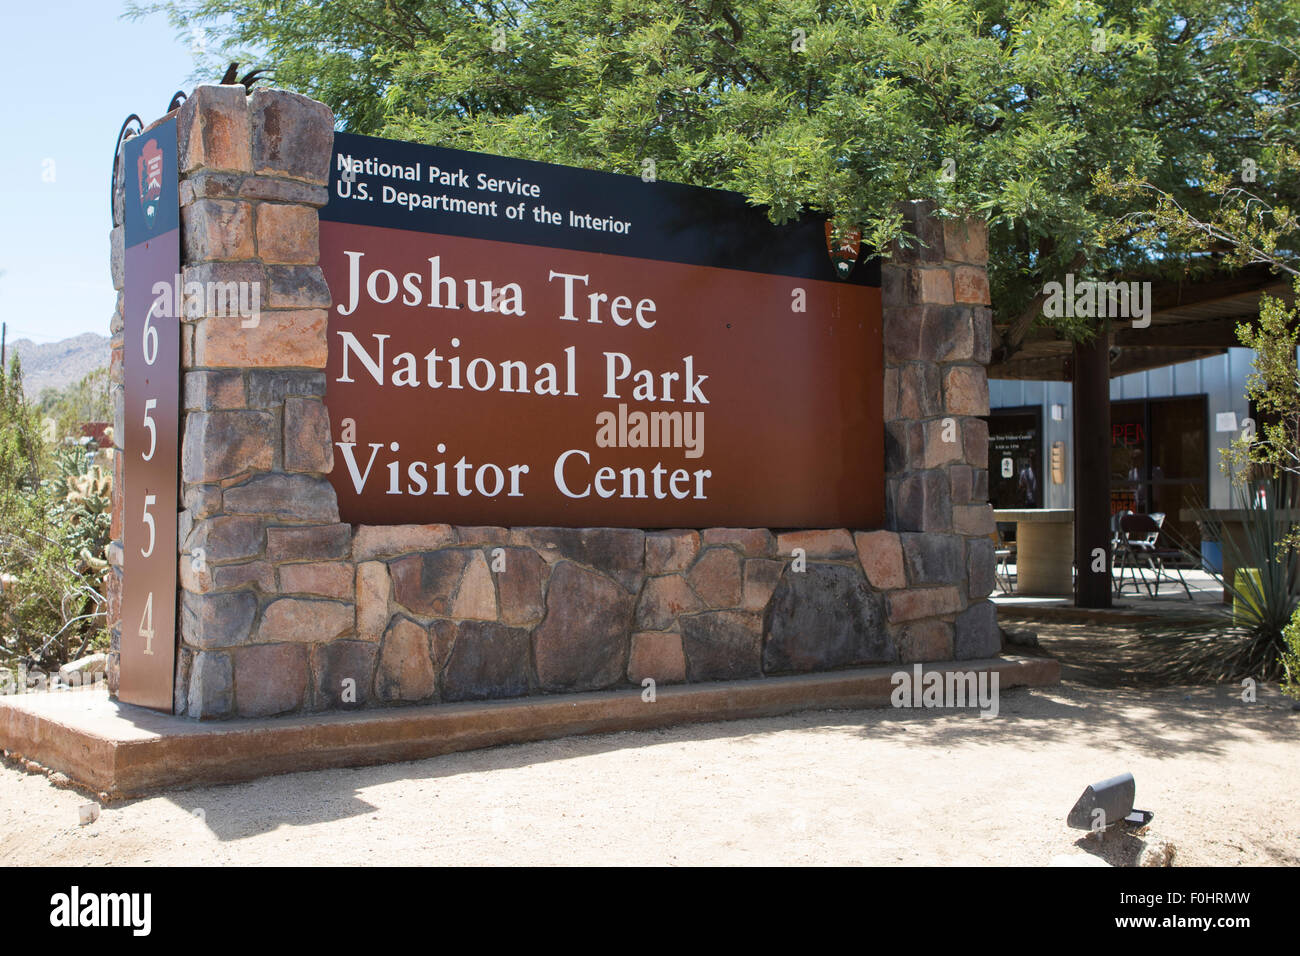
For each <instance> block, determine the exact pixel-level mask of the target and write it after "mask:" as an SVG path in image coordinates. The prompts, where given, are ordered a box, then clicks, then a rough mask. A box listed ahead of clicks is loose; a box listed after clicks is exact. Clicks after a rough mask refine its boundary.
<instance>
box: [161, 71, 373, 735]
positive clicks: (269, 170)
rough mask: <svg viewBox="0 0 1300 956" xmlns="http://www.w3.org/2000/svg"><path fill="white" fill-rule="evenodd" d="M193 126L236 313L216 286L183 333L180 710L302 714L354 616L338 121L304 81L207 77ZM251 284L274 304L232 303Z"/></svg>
mask: <svg viewBox="0 0 1300 956" xmlns="http://www.w3.org/2000/svg"><path fill="white" fill-rule="evenodd" d="M178 122H179V129H178V138H179V147H180V149H179V155H180V166H181V169H180V174H181V182H180V202H181V259H182V267H183V272H184V278H185V282H186V284H187V288H189V285H188V284H189V283H191V282H198V283H200V284H201V285H202V286H203V288H204V289H205V290H211V289H226V290H227V291H228V293H231V295H228V297H227V304H226V305H225V307H224V308H223V307H222V303H221V302H220V299H219V298H218V297H215V296H213V295H208V296H207V297H206V299H207V301H206V306H205V308H204V309H203V310H201V311H199V312H196V313H195V314H191V315H187V316H186V318H185V324H184V327H183V330H182V345H181V365H182V371H183V378H182V403H183V410H182V419H181V422H182V424H181V433H182V440H181V502H182V507H183V509H184V510H183V511H182V512H181V516H180V523H179V529H178V530H179V537H180V552H181V554H180V560H181V564H180V582H181V601H180V647H179V649H178V653H177V660H176V712H177V713H180V714H187V715H189V716H192V717H204V718H206V717H224V716H227V715H230V714H235V713H237V714H239V715H241V716H259V715H266V714H275V713H282V712H288V711H295V710H299V709H302V708H303V707H304V706H307V705H309V703H310V701H309V696H310V692H309V687H310V680H309V678H310V673H311V667H312V661H311V650H312V647H313V646H314V645H313V643H312V642H315V641H329V640H332V639H334V638H340V637H344V636H346V635H347V634H348V633H350V632H351V631H352V629H353V626H354V612H353V604H354V600H355V598H354V593H355V588H354V584H353V576H352V573H351V567H350V564H349V563H348V562H349V560H350V557H351V529H350V528H349V526H348V525H345V524H340V523H339V515H338V503H337V500H336V498H335V495H334V491H333V489H332V488H331V487H330V484H329V482H328V480H327V479H326V478H325V474H326V473H327V472H328V471H329V470H330V468H331V467H332V464H333V459H332V454H331V452H332V445H331V443H330V435H329V419H328V416H327V414H326V411H325V406H324V403H323V396H324V393H325V375H324V371H323V369H324V367H325V359H326V310H327V309H328V308H329V304H330V294H329V290H328V288H327V287H326V284H325V280H324V276H323V275H322V274H321V270H320V268H319V265H318V262H319V255H320V250H319V227H318V222H317V213H316V210H317V209H319V208H320V207H321V206H323V205H325V202H326V200H327V198H328V193H327V191H326V189H325V186H326V184H327V182H328V177H329V159H330V147H331V142H332V137H333V116H332V114H331V113H330V112H329V110H328V109H326V108H325V107H324V106H323V105H322V104H320V103H317V102H315V101H313V100H310V99H307V98H306V97H303V96H298V95H296V94H293V93H286V92H283V91H279V90H259V91H257V92H256V93H254V94H253V95H252V96H251V97H250V96H248V95H247V94H246V91H245V89H244V87H242V86H200V87H199V88H198V89H197V90H195V91H194V93H193V95H192V96H190V98H189V99H188V100H186V102H185V104H184V106H182V107H181V110H180V115H179V118H178ZM235 290H240V292H241V294H242V293H243V290H249V292H250V293H251V292H253V290H256V291H255V295H256V300H257V301H258V303H259V305H260V315H258V316H256V317H252V318H250V317H248V316H245V315H241V314H239V309H238V308H231V307H230V305H229V299H230V298H232V297H233V293H234V291H235ZM252 299H253V295H251V294H250V295H247V296H245V297H244V298H243V299H242V300H238V301H245V302H251V301H252ZM246 311H251V310H246ZM281 559H287V560H288V561H289V562H291V564H289V565H284V566H277V562H279V561H280V560H281ZM286 568H288V569H291V571H292V572H296V575H295V582H294V583H293V585H292V588H291V593H292V594H293V595H294V596H292V597H286V596H283V593H282V592H283V586H284V584H285V581H284V577H285V575H286Z"/></svg>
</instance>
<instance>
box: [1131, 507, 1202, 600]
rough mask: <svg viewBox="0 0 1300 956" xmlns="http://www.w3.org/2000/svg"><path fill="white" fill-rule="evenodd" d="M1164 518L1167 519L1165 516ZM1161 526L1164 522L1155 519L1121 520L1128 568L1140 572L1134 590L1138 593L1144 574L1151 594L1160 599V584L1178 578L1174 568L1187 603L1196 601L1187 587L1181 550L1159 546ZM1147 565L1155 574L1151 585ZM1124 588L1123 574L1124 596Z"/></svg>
mask: <svg viewBox="0 0 1300 956" xmlns="http://www.w3.org/2000/svg"><path fill="white" fill-rule="evenodd" d="M1160 517H1161V519H1163V518H1164V515H1163V514H1162V515H1161V516H1160ZM1161 524H1162V521H1157V520H1156V518H1155V516H1154V515H1140V514H1126V515H1123V516H1122V517H1121V518H1120V537H1121V539H1122V543H1121V547H1122V550H1123V553H1124V555H1125V559H1126V560H1125V564H1126V566H1128V567H1129V568H1131V569H1133V570H1134V571H1135V572H1136V573H1135V574H1134V578H1133V584H1134V590H1136V589H1137V577H1138V575H1139V574H1140V575H1141V578H1142V583H1143V585H1144V586H1145V587H1146V589H1147V593H1148V594H1149V595H1151V597H1153V598H1158V597H1160V582H1161V581H1170V582H1172V581H1173V580H1175V579H1174V575H1173V574H1170V573H1169V570H1170V568H1172V569H1173V571H1174V574H1176V575H1178V578H1177V580H1178V583H1179V584H1181V585H1182V586H1183V590H1184V591H1186V592H1187V600H1189V601H1192V600H1195V599H1194V598H1193V597H1192V589H1191V588H1189V587H1188V586H1187V581H1186V580H1185V579H1184V578H1183V571H1182V568H1181V567H1180V566H1179V565H1180V562H1181V561H1182V557H1183V553H1182V552H1181V551H1179V550H1178V549H1177V548H1162V547H1160V545H1159V539H1160V525H1161ZM1144 564H1145V566H1146V570H1149V571H1150V572H1151V575H1152V577H1151V580H1150V581H1148V580H1147V576H1146V573H1145V571H1143V565H1144ZM1123 587H1124V577H1123V571H1121V572H1120V591H1121V592H1122V591H1123Z"/></svg>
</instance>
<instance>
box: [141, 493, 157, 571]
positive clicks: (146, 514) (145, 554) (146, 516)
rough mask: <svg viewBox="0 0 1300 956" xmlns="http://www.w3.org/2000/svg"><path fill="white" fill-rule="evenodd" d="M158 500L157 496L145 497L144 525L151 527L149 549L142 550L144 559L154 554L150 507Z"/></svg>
mask: <svg viewBox="0 0 1300 956" xmlns="http://www.w3.org/2000/svg"><path fill="white" fill-rule="evenodd" d="M157 500H158V498H157V496H156V495H145V496H144V523H145V524H147V525H148V526H149V547H147V548H141V549H140V554H141V556H142V557H146V558H147V557H149V555H151V554H153V545H154V524H153V515H151V514H150V513H149V506H150V505H151V504H153V503H154V502H156V501H157Z"/></svg>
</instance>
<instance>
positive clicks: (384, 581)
mask: <svg viewBox="0 0 1300 956" xmlns="http://www.w3.org/2000/svg"><path fill="white" fill-rule="evenodd" d="M392 592H393V585H392V581H391V579H390V578H389V576H388V565H386V564H384V563H383V562H382V561H363V562H361V563H360V564H358V565H357V637H359V638H361V639H362V640H364V641H377V640H379V638H380V636H381V635H382V634H383V633H384V631H386V630H387V629H388V599H389V597H390V596H391V595H392Z"/></svg>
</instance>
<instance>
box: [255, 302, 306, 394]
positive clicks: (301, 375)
mask: <svg viewBox="0 0 1300 956" xmlns="http://www.w3.org/2000/svg"><path fill="white" fill-rule="evenodd" d="M290 314H292V313H290ZM254 364H256V363H254ZM246 374H247V376H248V404H249V406H250V407H252V408H266V409H272V410H274V409H276V408H279V407H280V406H281V405H283V404H284V402H285V400H286V399H287V398H289V397H290V396H292V395H304V396H307V397H308V398H321V397H322V396H324V394H325V373H324V372H312V371H303V370H302V369H295V368H250V369H248V370H247V372H246Z"/></svg>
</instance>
